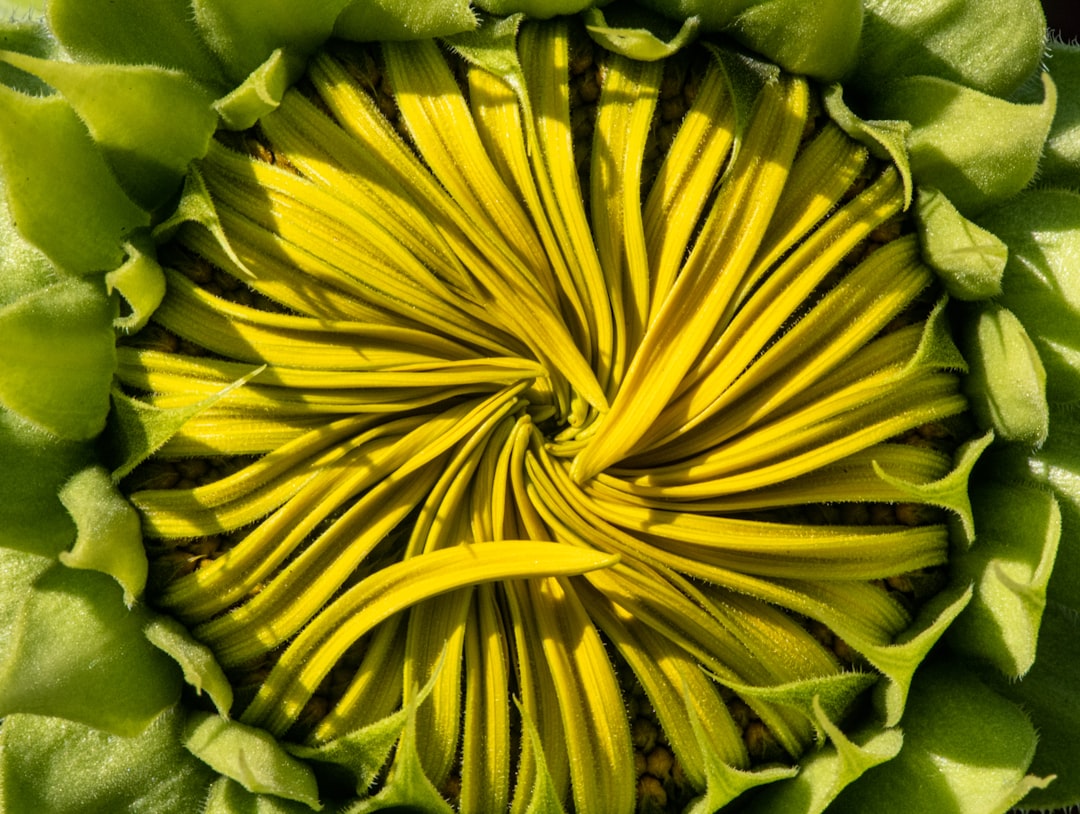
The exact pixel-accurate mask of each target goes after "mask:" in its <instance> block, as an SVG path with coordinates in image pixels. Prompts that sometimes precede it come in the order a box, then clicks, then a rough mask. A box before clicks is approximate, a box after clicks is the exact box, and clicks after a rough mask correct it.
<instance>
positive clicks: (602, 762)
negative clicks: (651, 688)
mask: <svg viewBox="0 0 1080 814" xmlns="http://www.w3.org/2000/svg"><path fill="white" fill-rule="evenodd" d="M564 547H565V546H564ZM571 550H580V549H571ZM529 588H530V591H529V596H530V598H531V599H532V602H533V604H534V606H535V608H536V620H537V627H538V629H539V633H540V636H541V641H542V643H543V649H544V654H545V655H546V656H547V662H548V666H549V668H550V669H551V675H552V678H553V679H554V680H555V691H556V693H557V695H558V697H559V708H560V710H561V712H562V719H563V726H564V727H565V728H566V741H565V744H566V750H567V753H568V756H569V758H570V776H571V780H572V788H571V791H572V794H573V799H574V803H575V805H576V808H577V810H578V811H587V810H589V807H590V806H591V805H592V804H593V803H594V802H595V801H598V800H603V801H604V807H605V810H607V811H611V812H632V811H634V760H633V751H632V748H631V744H630V728H629V725H628V722H627V717H626V710H625V709H624V708H623V704H622V693H621V692H620V690H619V682H618V679H617V678H616V677H615V672H614V669H613V668H612V666H611V661H610V660H609V659H608V656H607V652H606V651H605V649H604V645H603V642H601V640H600V637H599V635H598V634H597V632H596V628H594V627H593V626H592V623H591V622H590V621H589V617H588V615H587V614H586V613H585V609H584V608H583V607H582V606H581V602H580V600H578V598H577V595H576V594H575V593H574V591H573V588H572V587H571V584H570V583H569V582H567V581H565V580H559V579H555V578H553V577H549V578H546V579H542V580H541V579H534V580H530V582H529Z"/></svg>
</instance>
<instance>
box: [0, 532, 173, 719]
mask: <svg viewBox="0 0 1080 814" xmlns="http://www.w3.org/2000/svg"><path fill="white" fill-rule="evenodd" d="M0 558H2V561H3V562H4V563H5V567H4V568H3V570H2V571H0V575H2V578H3V580H4V585H3V590H2V591H0V596H2V601H3V602H4V603H5V606H6V610H5V613H6V614H9V618H13V619H14V620H15V621H14V625H13V627H12V629H11V631H10V633H9V636H8V639H7V641H6V643H5V646H4V647H3V651H2V652H0V715H8V714H11V713H16V712H28V713H34V714H39V715H50V716H56V717H60V718H67V719H69V720H73V721H79V722H80V723H84V724H87V725H88V726H93V727H96V728H98V729H103V730H105V731H107V732H113V733H116V734H119V735H137V734H138V733H140V732H142V731H143V729H144V728H145V727H146V726H147V725H148V724H149V723H150V722H151V721H152V720H153V719H154V718H155V717H157V715H158V714H159V713H160V712H161V711H162V710H164V709H165V708H166V707H168V706H171V705H172V704H173V703H174V702H175V701H176V699H177V697H178V696H179V693H180V675H179V671H178V670H177V669H176V665H175V664H173V662H172V661H171V660H170V659H169V658H168V657H167V656H166V655H165V654H164V653H162V652H160V651H159V650H157V649H156V648H154V647H153V646H152V645H151V644H150V643H149V642H148V641H146V638H145V637H144V636H143V632H142V630H143V626H144V625H145V623H146V612H145V611H144V610H142V609H141V608H135V609H133V610H129V609H127V608H125V607H124V603H123V601H122V599H121V592H120V588H119V586H118V585H117V584H116V582H115V580H113V579H112V578H111V577H107V576H105V575H104V574H101V573H97V572H95V571H76V570H72V569H70V568H66V567H64V566H62V565H60V564H59V563H55V562H50V561H48V560H42V559H41V558H37V557H33V556H32V555H29V554H21V553H16V552H0ZM19 558H24V559H23V560H22V562H21V563H20V561H19ZM27 563H30V564H31V565H33V564H34V563H37V564H39V565H40V564H44V565H45V566H47V567H44V568H43V570H42V572H41V574H40V576H38V577H37V579H33V577H30V578H27V575H26V572H25V569H26V568H27V567H30V565H28V564H27ZM7 566H11V567H10V568H9V567H7ZM13 569H14V570H13ZM19 569H22V570H21V571H20V570H19ZM20 577H21V578H20Z"/></svg>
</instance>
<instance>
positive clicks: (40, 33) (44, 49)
mask: <svg viewBox="0 0 1080 814" xmlns="http://www.w3.org/2000/svg"><path fill="white" fill-rule="evenodd" d="M16 5H20V4H18V3H17V4H16ZM27 8H28V4H26V5H24V6H23V9H22V11H23V13H22V14H21V15H18V16H17V12H16V11H12V13H11V14H10V15H8V14H5V13H4V3H0V51H18V52H19V53H21V54H30V55H31V56H35V57H42V58H44V59H52V58H55V57H56V56H57V54H58V50H59V49H58V48H57V43H56V40H54V39H53V38H52V37H51V36H50V35H49V29H48V28H46V27H45V21H44V20H42V19H41V17H40V16H39V14H33V13H30V12H29V11H27ZM40 11H41V9H38V12H40ZM0 84H3V85H7V86H8V87H9V88H13V89H14V90H17V91H21V92H22V93H26V94H29V95H31V96H42V95H44V94H46V93H48V92H49V89H48V87H47V86H46V85H45V84H44V83H43V82H41V80H39V79H38V78H37V77H35V76H31V75H30V74H27V73H25V72H24V71H20V70H18V69H17V68H12V67H10V66H8V65H2V64H0Z"/></svg>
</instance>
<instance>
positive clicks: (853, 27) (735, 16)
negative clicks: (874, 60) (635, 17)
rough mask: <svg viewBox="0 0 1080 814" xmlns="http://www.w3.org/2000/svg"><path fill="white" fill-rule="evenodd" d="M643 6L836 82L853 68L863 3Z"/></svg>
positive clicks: (697, 0) (700, 1) (659, 1)
mask: <svg viewBox="0 0 1080 814" xmlns="http://www.w3.org/2000/svg"><path fill="white" fill-rule="evenodd" d="M641 5H643V6H646V7H648V8H651V9H653V10H655V11H659V12H660V13H661V14H664V15H666V16H668V17H671V18H672V19H674V20H678V21H679V22H682V21H683V20H686V19H687V18H688V17H699V18H700V19H701V28H702V30H703V31H710V32H723V33H726V34H730V35H731V36H733V37H734V38H735V39H737V40H738V41H739V42H740V43H742V44H743V45H745V46H746V47H747V48H749V49H750V50H751V51H756V52H757V53H759V54H761V55H763V56H764V57H766V58H767V59H769V60H771V61H772V62H775V63H777V64H778V65H780V66H781V67H783V68H785V69H787V70H788V71H790V72H792V73H798V74H806V75H807V76H811V77H813V78H815V79H821V80H825V81H832V80H835V79H839V78H840V77H842V76H844V75H845V74H846V73H848V71H849V70H850V69H851V68H852V67H853V66H854V64H855V57H856V49H857V47H858V42H859V29H860V27H861V25H862V3H861V2H859V0H821V2H816V3H806V2H802V0H772V2H753V1H751V2H747V0H643V2H642V3H641Z"/></svg>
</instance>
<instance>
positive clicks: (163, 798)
mask: <svg viewBox="0 0 1080 814" xmlns="http://www.w3.org/2000/svg"><path fill="white" fill-rule="evenodd" d="M183 722H184V713H183V712H182V711H181V710H179V709H178V708H175V707H174V708H173V709H170V710H168V711H167V712H165V713H164V714H162V715H160V716H159V717H158V718H156V719H155V720H154V722H153V723H152V724H150V726H149V727H147V729H146V730H145V731H144V732H143V733H142V734H140V735H138V736H136V737H131V738H125V737H119V736H116V735H108V734H106V733H104V732H99V731H97V730H95V729H90V728H88V727H86V726H83V725H81V724H76V723H72V722H71V721H63V720H60V719H57V718H42V717H38V716H36V715H9V716H8V717H7V718H5V719H4V723H3V727H0V805H2V806H3V809H4V810H5V811H10V812H17V811H19V812H22V811H25V812H31V811H35V812H48V814H90V813H91V812H106V811H108V812H121V811H122V812H125V814H191V813H192V812H195V811H202V804H203V800H204V799H205V798H206V790H207V787H208V786H209V785H210V781H211V779H212V777H213V773H212V772H211V770H210V768H209V767H207V766H206V765H205V764H204V763H202V762H201V761H199V760H197V759H196V758H195V757H193V756H192V755H191V754H190V753H189V752H187V751H186V750H185V749H184V747H183V746H181V745H180V729H181V727H182V726H183Z"/></svg>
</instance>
